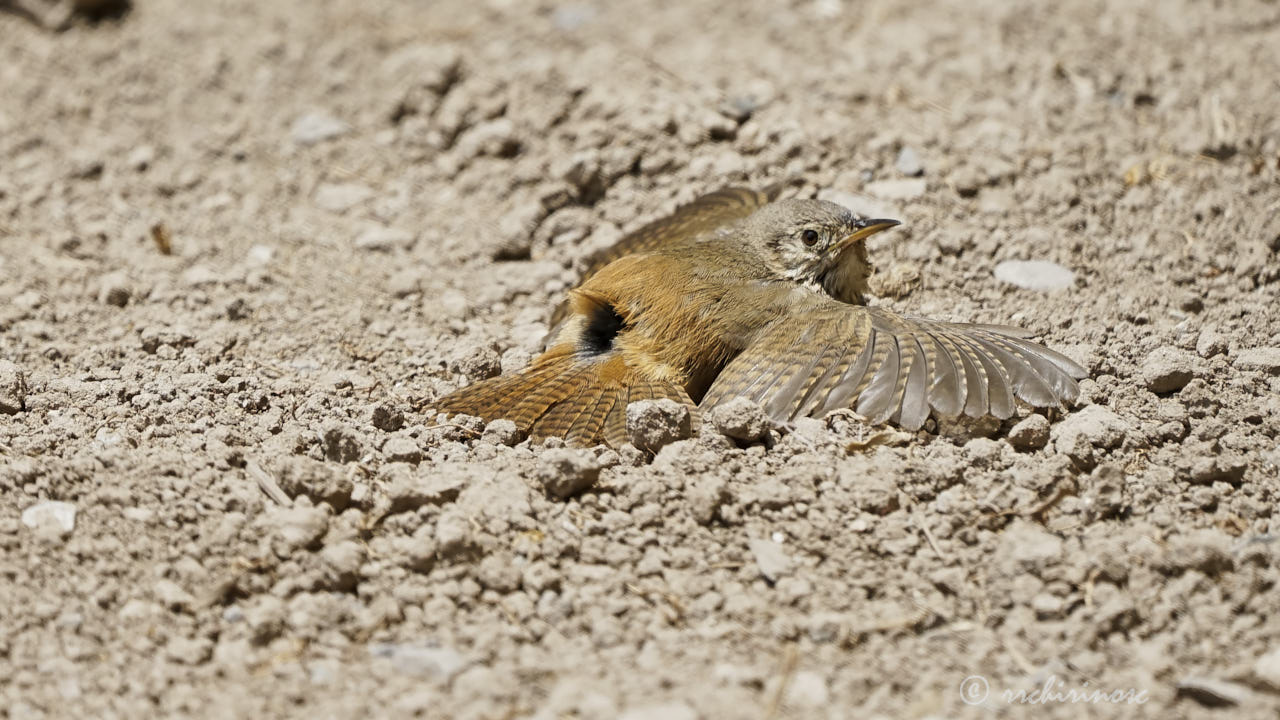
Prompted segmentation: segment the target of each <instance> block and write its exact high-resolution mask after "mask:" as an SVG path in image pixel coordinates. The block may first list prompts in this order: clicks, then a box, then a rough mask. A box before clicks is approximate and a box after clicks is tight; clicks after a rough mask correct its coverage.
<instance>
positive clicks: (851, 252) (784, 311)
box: [437, 188, 1086, 445]
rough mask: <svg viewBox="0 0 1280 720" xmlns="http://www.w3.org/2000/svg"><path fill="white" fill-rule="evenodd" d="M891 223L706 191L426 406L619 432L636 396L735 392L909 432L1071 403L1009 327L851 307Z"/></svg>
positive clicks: (1032, 348) (622, 434)
mask: <svg viewBox="0 0 1280 720" xmlns="http://www.w3.org/2000/svg"><path fill="white" fill-rule="evenodd" d="M897 224H898V222H897V221H895V220H866V219H861V218H858V217H857V216H855V215H854V214H853V213H852V212H850V211H849V210H847V209H845V208H843V207H841V206H839V205H835V204H833V203H829V202H823V201H820V200H805V199H792V200H777V201H773V200H772V194H771V193H768V192H756V191H753V190H747V189H741V188H728V189H724V190H720V191H717V192H714V193H711V194H710V195H706V196H704V197H702V198H699V199H698V200H695V201H694V202H692V203H690V204H689V205H685V206H683V207H681V208H679V209H677V210H676V212H675V213H674V214H673V215H671V216H669V217H666V218H663V219H661V220H658V221H656V222H653V223H650V224H649V225H646V226H644V227H642V228H640V229H639V230H637V231H635V232H634V233H631V234H630V235H627V236H626V237H624V238H623V239H622V240H620V241H619V242H618V243H617V244H616V245H615V246H613V247H612V248H610V249H608V250H606V251H605V252H603V253H601V254H599V255H598V256H597V257H595V258H593V259H592V260H591V261H590V262H589V263H588V268H587V272H586V277H585V279H584V282H583V283H582V284H581V285H580V286H579V287H578V288H576V289H574V290H572V291H570V293H569V300H568V302H567V303H566V304H565V305H563V306H561V308H558V309H557V310H556V312H555V314H554V315H553V318H552V319H553V324H554V325H556V327H557V329H556V331H555V334H554V339H553V340H552V342H551V343H550V345H549V347H548V348H547V350H546V351H545V352H544V353H543V354H542V355H540V356H539V357H537V358H536V359H534V361H533V362H532V363H531V364H530V365H529V366H528V367H527V368H525V369H524V370H521V371H519V372H517V373H513V374H509V375H504V376H502V377H498V378H493V379H490V380H486V381H483V382H480V383H476V384H474V385H471V386H469V387H465V388H463V389H461V390H458V391H457V392H455V393H453V394H451V395H449V396H447V397H445V398H443V399H441V400H440V401H439V403H438V404H437V409H438V410H439V411H441V412H446V413H464V414H467V415H476V416H479V417H481V418H483V419H484V420H486V421H489V420H494V419H497V418H507V419H510V420H512V421H514V422H515V423H516V425H517V426H518V427H519V428H520V429H521V430H523V431H524V432H526V433H529V434H530V435H532V436H533V437H561V438H564V439H566V440H567V441H569V442H573V443H579V444H585V445H590V444H596V443H600V442H607V443H609V444H611V445H620V444H622V443H623V442H625V441H626V440H625V438H626V407H627V404H628V403H630V402H635V401H637V400H643V399H657V398H669V399H672V400H676V401H678V402H680V403H683V404H684V405H686V406H688V407H689V408H690V410H691V411H694V412H696V410H697V408H699V407H702V408H710V407H713V406H715V405H717V404H719V403H721V402H724V401H726V400H729V399H731V398H735V397H746V398H749V399H751V400H753V401H755V402H758V403H760V405H761V406H762V407H763V408H764V409H765V412H766V413H767V414H768V415H769V416H770V417H771V418H773V419H774V420H777V421H780V422H787V421H790V420H794V419H795V418H798V417H804V416H809V417H821V416H823V415H825V414H826V413H828V412H830V411H832V410H836V409H839V408H852V409H854V410H855V411H856V412H857V413H859V414H860V415H863V416H865V417H866V418H868V419H869V420H870V421H871V422H873V423H883V422H893V423H896V424H897V425H899V426H901V427H903V428H905V429H908V430H916V429H919V428H920V427H922V426H923V425H924V423H925V421H926V420H927V419H928V418H929V416H930V414H937V415H941V416H957V415H962V414H963V415H967V416H969V417H974V418H976V417H981V416H984V415H988V414H990V415H993V416H995V417H997V418H1000V419H1004V418H1007V417H1009V416H1010V415H1012V414H1013V411H1014V402H1015V399H1020V400H1023V401H1025V402H1027V403H1029V404H1031V405H1035V406H1040V407H1044V406H1054V405H1060V404H1061V403H1062V402H1063V401H1068V402H1070V401H1072V400H1074V399H1075V397H1076V394H1077V392H1078V389H1077V386H1076V380H1077V379H1078V378H1082V377H1084V376H1085V375H1086V371H1085V370H1084V369H1083V368H1081V367H1080V366H1079V365H1077V364H1076V363H1075V362H1072V361H1071V360H1070V359H1068V358H1067V357H1065V356H1063V355H1061V354H1059V353H1057V352H1054V351H1053V350H1050V349H1049V348H1046V347H1044V346H1042V345H1039V344H1037V343H1034V342H1030V341H1028V340H1027V339H1026V338H1027V337H1028V334H1027V333H1025V332H1024V331H1022V330H1020V329H1018V328H1013V327H1005V326H994V325H968V324H955V323H945V322H937V321H932V320H925V319H921V318H911V317H904V316H901V315H897V314H895V313H892V312H889V311H887V310H883V309H880V308H874V307H867V306H865V305H864V304H863V302H864V297H865V293H866V291H867V279H868V277H869V276H870V274H871V265H870V263H869V262H868V258H867V252H866V244H865V240H866V238H867V237H869V236H871V235H872V234H875V233H878V232H881V231H884V230H887V229H889V228H891V227H893V226H895V225H897Z"/></svg>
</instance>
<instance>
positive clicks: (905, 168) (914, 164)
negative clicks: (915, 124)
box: [893, 146, 924, 177]
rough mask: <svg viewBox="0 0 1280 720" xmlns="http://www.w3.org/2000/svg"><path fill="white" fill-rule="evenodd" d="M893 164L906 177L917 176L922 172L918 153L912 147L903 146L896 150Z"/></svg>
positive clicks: (922, 167)
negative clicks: (896, 156)
mask: <svg viewBox="0 0 1280 720" xmlns="http://www.w3.org/2000/svg"><path fill="white" fill-rule="evenodd" d="M893 166H894V167H895V168H897V169H898V172H900V173H902V174H903V175H906V176H907V177H919V176H920V175H923V174H924V165H923V164H921V162H920V154H919V153H917V152H916V151H915V149H914V148H911V147H909V146H904V147H903V148H902V149H901V150H899V151H898V159H897V160H895V161H894V163H893Z"/></svg>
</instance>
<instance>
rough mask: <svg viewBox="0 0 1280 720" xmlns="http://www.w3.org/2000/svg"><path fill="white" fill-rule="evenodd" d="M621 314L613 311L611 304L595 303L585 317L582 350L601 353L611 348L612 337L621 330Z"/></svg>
mask: <svg viewBox="0 0 1280 720" xmlns="http://www.w3.org/2000/svg"><path fill="white" fill-rule="evenodd" d="M622 325H623V322H622V316H621V315H619V314H618V313H616V312H614V309H613V306H612V305H596V306H595V307H594V308H592V309H591V317H589V318H587V327H586V329H585V330H583V332H582V351H583V352H585V353H589V354H591V355H602V354H604V353H607V352H609V351H610V350H612V349H613V339H614V338H615V337H617V336H618V332H619V331H621V330H622Z"/></svg>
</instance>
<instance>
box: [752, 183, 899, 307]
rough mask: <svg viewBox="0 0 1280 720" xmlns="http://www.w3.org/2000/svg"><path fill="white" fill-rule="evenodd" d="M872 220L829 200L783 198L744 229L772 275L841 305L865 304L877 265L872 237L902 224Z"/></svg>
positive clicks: (760, 211)
mask: <svg viewBox="0 0 1280 720" xmlns="http://www.w3.org/2000/svg"><path fill="white" fill-rule="evenodd" d="M898 224H899V223H898V221H897V220H879V219H876V220H867V219H864V218H860V217H858V216H857V215H854V214H853V212H851V211H850V210H849V209H848V208H844V207H841V206H840V205H836V204H835V203H831V202H826V201H824V200H806V199H793V200H779V201H777V202H774V203H770V204H769V205H766V206H764V207H763V208H761V209H759V210H757V211H756V212H755V213H754V214H752V215H751V217H750V218H748V219H747V221H746V223H745V225H744V227H743V229H744V234H745V235H746V238H747V241H748V242H749V243H750V244H751V245H752V247H753V249H755V250H756V251H757V252H758V253H760V255H761V257H762V258H763V260H764V263H765V265H766V267H767V268H768V269H769V271H770V272H771V273H772V274H774V275H775V276H777V277H778V278H780V279H785V280H790V281H792V282H796V283H799V284H801V285H806V286H809V287H812V288H814V289H815V290H820V291H822V292H825V293H826V294H828V295H830V296H831V297H832V298H834V299H836V300H839V301H841V302H847V303H853V304H857V305H861V304H862V303H864V302H865V293H866V290H867V278H868V277H870V276H871V263H870V261H869V260H868V258H867V246H866V242H865V241H866V239H867V238H868V237H870V236H872V235H874V234H876V233H878V232H880V231H882V230H888V229H889V228H891V227H893V226H895V225H898Z"/></svg>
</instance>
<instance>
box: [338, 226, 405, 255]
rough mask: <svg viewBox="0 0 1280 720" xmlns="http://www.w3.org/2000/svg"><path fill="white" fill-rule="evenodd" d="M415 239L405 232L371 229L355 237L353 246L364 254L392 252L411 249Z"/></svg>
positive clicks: (384, 228)
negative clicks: (364, 252)
mask: <svg viewBox="0 0 1280 720" xmlns="http://www.w3.org/2000/svg"><path fill="white" fill-rule="evenodd" d="M416 240H417V237H416V236H415V235H414V234H413V233H411V232H409V231H407V230H399V229H396V228H389V227H371V228H369V229H367V230H365V231H364V232H362V233H360V234H359V235H357V236H356V238H355V240H354V241H353V244H354V245H355V248H356V249H357V250H364V251H366V252H392V251H393V250H407V249H409V248H411V247H413V244H414V242H415V241H416Z"/></svg>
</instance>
